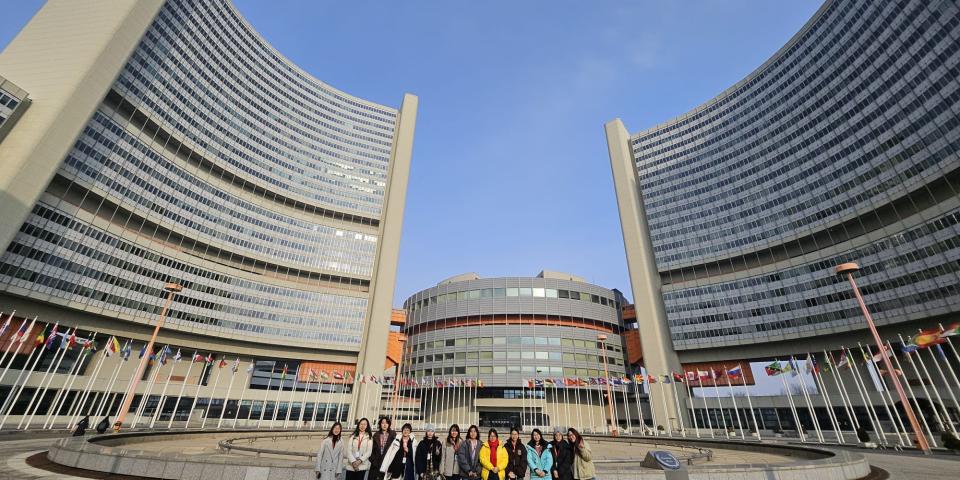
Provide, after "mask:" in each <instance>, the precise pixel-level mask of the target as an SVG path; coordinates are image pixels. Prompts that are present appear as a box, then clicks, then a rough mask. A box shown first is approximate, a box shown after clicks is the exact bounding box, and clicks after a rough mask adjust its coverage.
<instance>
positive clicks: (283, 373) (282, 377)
mask: <svg viewBox="0 0 960 480" xmlns="http://www.w3.org/2000/svg"><path fill="white" fill-rule="evenodd" d="M285 378H287V366H286V365H284V366H283V372H282V373H280V381H281V382H282V381H283V379H285Z"/></svg>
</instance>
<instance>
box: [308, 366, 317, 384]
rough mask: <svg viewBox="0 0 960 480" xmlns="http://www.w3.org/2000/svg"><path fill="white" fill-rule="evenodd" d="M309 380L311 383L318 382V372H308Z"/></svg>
mask: <svg viewBox="0 0 960 480" xmlns="http://www.w3.org/2000/svg"><path fill="white" fill-rule="evenodd" d="M307 380H309V381H311V382H315V381H317V372H314V371H313V369H312V368H311V369H310V370H307Z"/></svg>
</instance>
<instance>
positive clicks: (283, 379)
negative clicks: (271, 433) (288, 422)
mask: <svg viewBox="0 0 960 480" xmlns="http://www.w3.org/2000/svg"><path fill="white" fill-rule="evenodd" d="M288 371H289V369H288V368H287V365H286V363H284V365H283V373H281V374H280V388H279V389H278V390H277V399H276V400H274V402H273V414H272V415H270V428H276V427H277V426H276V423H277V415H279V414H280V395H281V394H283V386H284V384H285V383H286V378H287V372H288Z"/></svg>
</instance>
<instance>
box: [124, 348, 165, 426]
mask: <svg viewBox="0 0 960 480" xmlns="http://www.w3.org/2000/svg"><path fill="white" fill-rule="evenodd" d="M168 347H169V345H164V346H163V348H162V349H160V356H162V355H163V353H164V352H165V350H164V349H165V348H168ZM144 355H149V356H151V357H154V360H153V362H154V363H153V366H155V367H156V368H155V369H154V370H153V375H152V376H151V377H150V382H149V383H147V388H146V390H144V392H143V395H142V396H141V397H140V404H139V405H137V410H136V413H135V414H134V416H133V422H131V423H130V428H136V427H137V424H138V423H140V419H141V418H142V417H143V414H145V413H147V403H149V402H150V397H151V396H153V387H155V386H156V385H157V377H159V376H160V370H163V363H160V358H159V357H158V356H157V355H156V354H154V353H153V352H146V351H145V352H144ZM157 363H160V365H157ZM147 364H148V365H149V364H150V359H149V358H147Z"/></svg>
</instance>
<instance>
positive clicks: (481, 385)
mask: <svg viewBox="0 0 960 480" xmlns="http://www.w3.org/2000/svg"><path fill="white" fill-rule="evenodd" d="M477 388H483V380H477Z"/></svg>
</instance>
